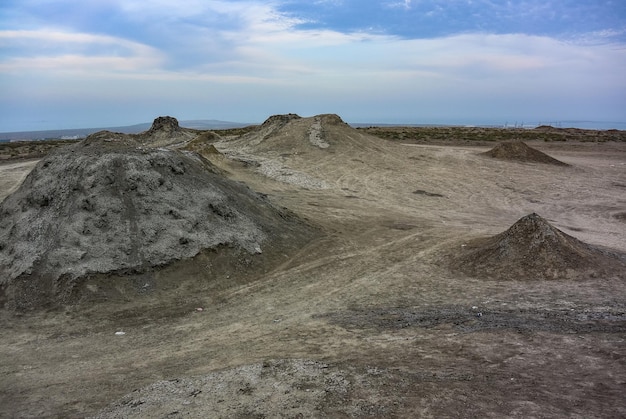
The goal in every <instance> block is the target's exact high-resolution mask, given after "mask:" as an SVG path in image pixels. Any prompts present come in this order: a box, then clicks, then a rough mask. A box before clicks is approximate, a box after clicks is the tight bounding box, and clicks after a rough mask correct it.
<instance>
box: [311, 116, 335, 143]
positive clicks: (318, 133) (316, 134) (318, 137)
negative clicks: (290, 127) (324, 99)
mask: <svg viewBox="0 0 626 419" xmlns="http://www.w3.org/2000/svg"><path fill="white" fill-rule="evenodd" d="M309 142H310V143H311V144H313V145H314V146H316V147H319V148H328V147H329V146H330V144H328V143H327V142H326V141H324V131H323V130H322V121H321V119H320V118H319V117H316V118H315V122H313V124H311V127H310V128H309Z"/></svg>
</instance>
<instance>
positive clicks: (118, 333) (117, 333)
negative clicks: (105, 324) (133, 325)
mask: <svg viewBox="0 0 626 419" xmlns="http://www.w3.org/2000/svg"><path fill="white" fill-rule="evenodd" d="M125 334H126V332H122V331H120V332H115V336H124V335H125Z"/></svg>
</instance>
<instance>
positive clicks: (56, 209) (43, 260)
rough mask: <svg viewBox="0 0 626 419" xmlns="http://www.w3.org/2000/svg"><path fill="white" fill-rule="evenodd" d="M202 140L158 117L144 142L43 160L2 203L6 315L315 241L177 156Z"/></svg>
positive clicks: (133, 138) (105, 136)
mask: <svg viewBox="0 0 626 419" xmlns="http://www.w3.org/2000/svg"><path fill="white" fill-rule="evenodd" d="M198 135H200V132H196V131H194V130H188V129H183V128H180V127H178V122H177V121H176V119H174V118H170V117H161V118H157V119H156V120H155V122H154V124H153V126H152V128H151V129H150V130H149V131H147V132H145V133H141V134H137V135H124V134H118V133H111V132H107V131H104V132H99V133H96V134H94V135H92V136H90V137H88V138H87V139H85V140H84V141H82V142H80V143H77V144H75V145H72V146H69V147H66V148H62V149H60V150H58V151H57V152H55V153H53V154H51V155H49V156H47V157H46V158H45V159H43V160H41V161H40V162H39V163H38V164H37V166H36V167H35V169H34V170H33V171H32V172H31V173H30V174H29V176H28V177H27V178H26V180H25V181H24V183H23V184H22V185H21V187H20V188H19V189H18V190H17V191H16V192H15V193H13V194H12V195H10V196H8V197H7V198H6V199H5V200H4V201H3V202H2V204H1V205H0V216H1V220H0V278H1V280H0V281H1V282H0V286H1V289H2V293H0V295H2V299H3V300H4V303H5V305H7V306H9V307H15V308H37V307H40V306H49V305H51V306H55V305H58V304H64V303H67V302H72V301H74V300H76V299H80V298H82V296H83V295H84V293H85V292H86V291H85V289H84V287H83V284H84V283H85V281H86V279H88V278H91V277H98V278H99V279H100V282H99V284H98V286H92V287H90V289H91V290H92V291H94V292H105V291H106V289H107V284H106V281H105V280H103V275H106V274H115V275H121V276H124V275H130V276H132V275H135V276H137V275H141V274H145V273H146V272H158V271H159V269H160V268H161V267H164V266H166V265H168V264H171V263H173V262H175V261H179V260H191V259H193V258H195V257H197V256H198V255H200V254H202V253H203V252H204V253H206V252H207V251H210V252H213V253H214V254H216V255H218V254H219V255H220V257H222V258H226V259H228V262H227V263H230V264H231V265H236V264H237V263H238V261H245V264H246V265H250V264H253V261H254V259H255V258H259V259H263V258H264V263H270V261H268V258H271V257H272V255H273V254H279V253H280V254H284V253H288V252H289V249H291V248H296V247H298V246H299V245H301V244H302V243H303V242H305V241H307V240H308V239H309V238H310V237H311V235H312V229H311V228H310V227H309V226H308V225H306V224H305V223H304V222H302V221H301V220H299V219H297V218H296V217H295V216H294V215H293V214H292V213H290V212H288V211H287V210H285V209H281V208H277V207H275V206H274V205H272V204H271V203H270V202H269V201H268V200H267V199H266V198H264V197H263V196H261V195H259V194H257V193H255V192H253V191H251V190H250V189H249V188H248V187H246V186H245V185H243V184H241V183H238V182H234V181H231V180H229V179H227V178H226V177H224V176H223V175H222V173H221V172H220V170H219V169H217V168H216V167H215V166H213V165H212V164H211V163H210V162H209V161H208V160H206V159H204V158H203V157H202V156H200V155H198V154H196V153H193V152H190V151H184V150H179V149H175V147H180V146H183V145H184V144H185V143H187V142H189V141H192V140H193V139H194V138H195V137H197V136H198ZM164 146H170V147H169V148H163V147H164ZM157 147H158V148H157ZM225 254H228V255H230V256H224V255H225ZM205 257H209V258H210V257H211V254H209V255H208V256H207V255H205ZM224 260H225V259H224ZM241 263H242V264H243V263H244V262H241ZM155 275H156V277H158V275H157V274H155ZM210 276H211V275H210V273H206V274H205V280H211V278H210ZM151 286H152V287H156V288H158V287H159V284H158V281H156V282H155V283H151ZM106 292H108V291H106Z"/></svg>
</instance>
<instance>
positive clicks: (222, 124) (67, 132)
mask: <svg viewBox="0 0 626 419" xmlns="http://www.w3.org/2000/svg"><path fill="white" fill-rule="evenodd" d="M151 125H152V123H151V122H146V123H142V124H135V125H127V126H122V127H100V128H74V129H58V130H46V131H18V132H0V142H7V141H16V140H48V139H79V138H84V137H86V136H88V135H89V134H93V133H94V132H98V131H103V130H107V131H112V132H122V133H124V134H138V133H140V132H144V131H147V130H149V129H150V126H151ZM248 125H251V124H243V123H239V122H230V121H220V120H216V119H194V120H188V121H180V126H181V127H184V128H193V129H200V130H210V129H228V128H241V127H245V126H248Z"/></svg>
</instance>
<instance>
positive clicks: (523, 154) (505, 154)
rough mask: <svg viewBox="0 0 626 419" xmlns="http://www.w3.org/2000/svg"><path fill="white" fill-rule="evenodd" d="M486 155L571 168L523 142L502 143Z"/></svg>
mask: <svg viewBox="0 0 626 419" xmlns="http://www.w3.org/2000/svg"><path fill="white" fill-rule="evenodd" d="M484 155H486V156H489V157H493V158H496V159H501V160H515V161H521V162H528V163H545V164H553V165H556V166H569V165H568V164H567V163H563V162H562V161H559V160H557V159H555V158H553V157H550V156H548V155H547V154H545V153H543V152H541V151H539V150H536V149H534V148H532V147H529V146H528V145H527V144H526V143H524V142H522V141H510V142H502V143H500V144H498V145H496V146H495V147H494V148H492V149H491V150H489V151H487V152H486V153H484Z"/></svg>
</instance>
